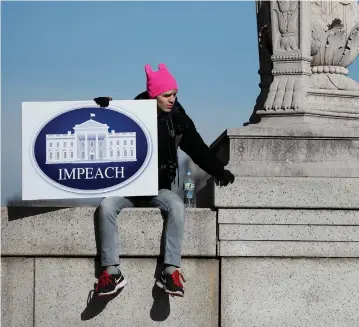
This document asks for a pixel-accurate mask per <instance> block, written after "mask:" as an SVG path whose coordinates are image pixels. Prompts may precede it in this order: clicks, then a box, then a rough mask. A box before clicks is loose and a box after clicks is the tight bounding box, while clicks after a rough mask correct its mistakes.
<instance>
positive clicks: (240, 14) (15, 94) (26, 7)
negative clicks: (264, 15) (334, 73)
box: [1, 1, 359, 203]
mask: <svg viewBox="0 0 359 327" xmlns="http://www.w3.org/2000/svg"><path fill="white" fill-rule="evenodd" d="M1 5H2V10H1V29H2V35H1V36H2V37H1V47H2V53H1V56H2V66H1V69H2V71H1V72H2V76H1V77H2V80H1V82H2V83H1V86H2V89H1V93H2V103H1V107H2V113H1V115H2V116H1V131H2V132H1V133H2V143H1V148H2V152H1V153H2V156H1V157H2V162H1V164H2V174H1V177H2V195H1V200H2V203H5V201H7V200H9V199H12V198H16V197H17V198H19V197H20V196H21V150H20V149H21V140H20V135H21V102H22V101H57V100H88V99H93V98H94V97H96V96H102V95H110V96H112V97H113V98H115V99H132V98H134V97H135V96H136V95H137V94H138V93H140V92H141V91H143V90H144V89H145V74H144V65H145V64H146V63H149V64H151V65H152V66H153V68H156V67H157V64H158V63H160V62H164V63H166V64H167V66H168V68H169V70H170V71H171V72H172V73H173V75H174V76H175V77H176V79H177V81H178V84H179V87H180V93H179V99H180V101H181V103H182V105H183V106H184V107H185V109H186V111H187V112H188V114H189V115H190V116H191V117H192V119H193V120H194V122H195V123H196V126H197V129H198V130H199V132H200V133H201V135H202V136H203V138H204V139H205V141H206V142H207V143H211V142H212V141H214V140H215V139H216V137H217V136H219V135H220V134H221V133H222V132H223V131H224V130H225V129H226V128H229V127H240V126H242V124H243V123H244V122H245V121H247V119H248V118H249V116H250V114H251V112H252V109H253V106H254V104H255V100H256V97H257V95H258V93H259V87H258V82H259V76H258V74H257V71H258V54H257V36H256V15H255V2H254V1H250V2H243V1H241V2H239V1H238V2H222V1H221V2H194V3H193V2H114V1H111V2H102V1H101V2H84V1H81V2H67V1H66V2H54V1H49V2H43V1H41V2H2V4H1ZM358 67H359V65H358V61H357V62H356V63H355V64H354V65H352V67H351V70H352V74H351V76H352V77H354V78H355V79H356V80H359V69H358ZM9 140H12V141H13V143H12V144H11V143H10V142H9Z"/></svg>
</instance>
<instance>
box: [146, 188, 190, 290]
mask: <svg viewBox="0 0 359 327" xmlns="http://www.w3.org/2000/svg"><path fill="white" fill-rule="evenodd" d="M151 205H152V206H155V207H157V208H159V209H160V210H161V213H162V215H163V218H164V219H165V230H164V243H165V253H164V265H165V269H164V271H163V273H162V276H161V280H159V281H158V284H157V285H158V286H160V287H162V288H164V289H165V290H166V292H167V293H170V294H172V295H178V296H183V294H184V291H183V285H182V284H181V281H180V277H182V278H183V276H182V275H181V274H180V273H179V272H178V270H177V268H180V267H181V249H182V240H183V234H184V221H185V210H184V203H183V201H182V199H181V198H180V197H179V195H178V194H176V193H174V192H172V191H170V190H160V191H159V193H158V196H156V197H154V198H153V199H152V200H151Z"/></svg>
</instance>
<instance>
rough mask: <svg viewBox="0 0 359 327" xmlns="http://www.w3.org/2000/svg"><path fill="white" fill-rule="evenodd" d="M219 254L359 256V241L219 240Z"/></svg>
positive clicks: (235, 255)
mask: <svg viewBox="0 0 359 327" xmlns="http://www.w3.org/2000/svg"><path fill="white" fill-rule="evenodd" d="M219 256H221V257H334V258H359V243H358V242H304V241H302V242H295V241H290V242H288V241H220V242H219Z"/></svg>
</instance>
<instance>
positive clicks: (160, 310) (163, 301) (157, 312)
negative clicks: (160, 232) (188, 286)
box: [150, 242, 171, 321]
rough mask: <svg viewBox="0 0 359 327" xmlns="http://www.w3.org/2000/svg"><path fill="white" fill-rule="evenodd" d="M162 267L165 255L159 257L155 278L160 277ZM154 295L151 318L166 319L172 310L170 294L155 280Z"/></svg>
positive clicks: (155, 319)
mask: <svg viewBox="0 0 359 327" xmlns="http://www.w3.org/2000/svg"><path fill="white" fill-rule="evenodd" d="M161 244H162V242H161ZM162 269H163V257H159V258H158V259H157V265H156V270H155V274H154V277H155V280H157V279H159V278H160V276H161V271H162ZM152 297H153V304H152V308H151V311H150V317H151V319H152V320H153V321H164V320H166V319H167V318H168V316H169V315H170V312H171V307H170V299H169V295H168V294H167V293H166V292H164V290H163V289H161V288H159V287H158V286H157V285H156V282H155V284H154V285H153V288H152Z"/></svg>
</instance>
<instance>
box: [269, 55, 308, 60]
mask: <svg viewBox="0 0 359 327" xmlns="http://www.w3.org/2000/svg"><path fill="white" fill-rule="evenodd" d="M271 59H272V61H292V60H303V61H308V62H311V61H312V58H311V57H303V56H301V55H299V54H296V55H282V56H272V57H271Z"/></svg>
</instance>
